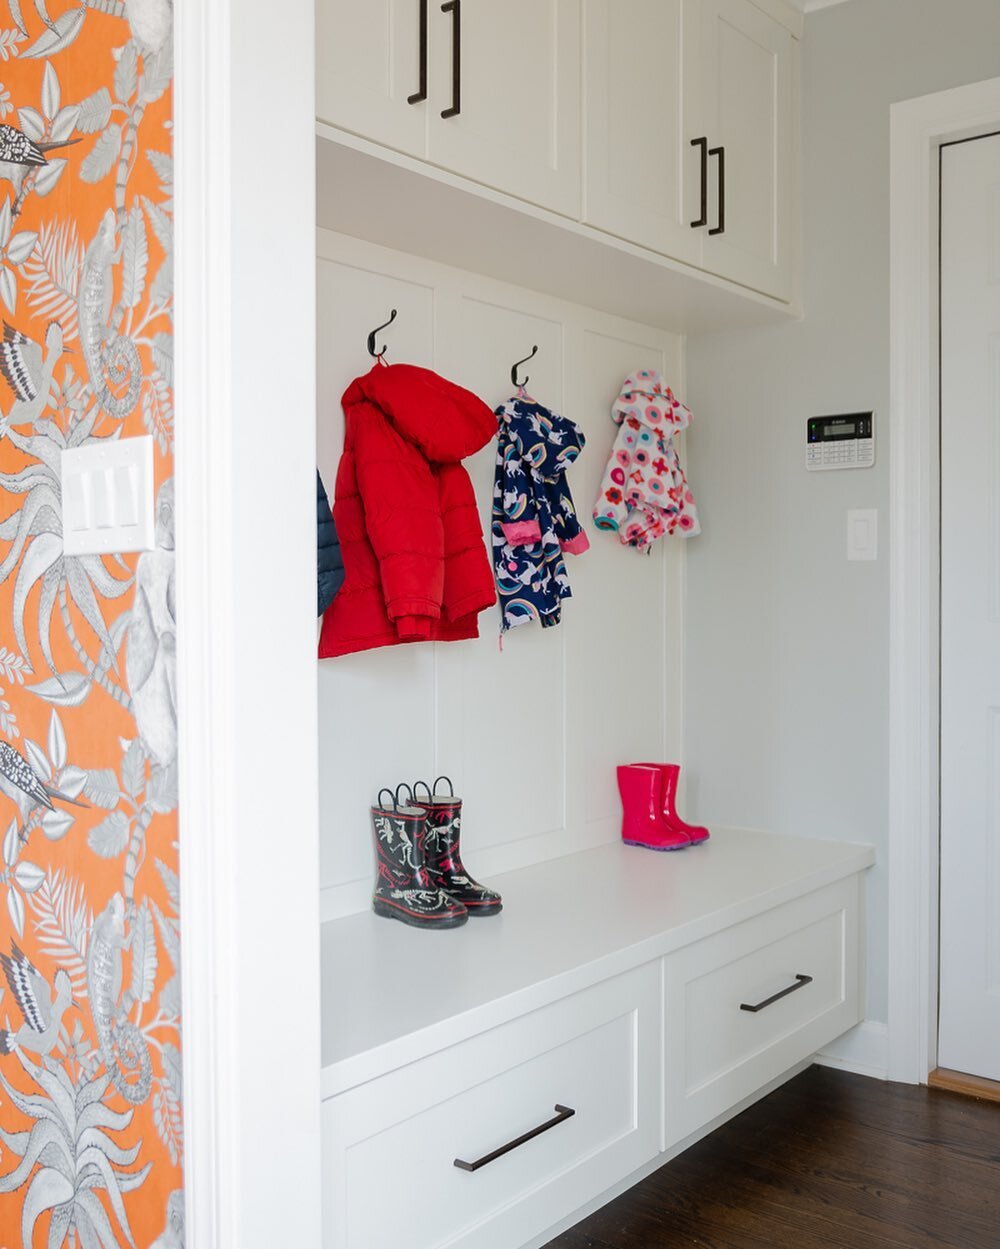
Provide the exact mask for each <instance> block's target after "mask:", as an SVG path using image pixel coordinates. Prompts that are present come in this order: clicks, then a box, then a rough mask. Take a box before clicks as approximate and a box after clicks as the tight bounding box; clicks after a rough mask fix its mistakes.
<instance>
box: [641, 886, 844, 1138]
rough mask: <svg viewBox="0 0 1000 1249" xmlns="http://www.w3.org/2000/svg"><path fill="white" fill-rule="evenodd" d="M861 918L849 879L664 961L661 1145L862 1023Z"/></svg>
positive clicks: (726, 1108)
mask: <svg viewBox="0 0 1000 1249" xmlns="http://www.w3.org/2000/svg"><path fill="white" fill-rule="evenodd" d="M859 920H860V908H859V881H858V878H857V877H852V878H850V879H848V880H844V881H840V882H838V883H837V884H835V885H831V886H829V887H828V888H826V889H821V890H818V891H816V892H815V893H811V894H808V895H806V896H805V897H802V898H797V899H795V900H794V901H793V902H789V903H786V904H785V905H784V906H781V907H778V908H776V909H775V910H772V911H769V912H766V913H765V914H763V915H758V916H755V917H754V918H753V919H750V920H747V921H745V922H744V923H741V924H736V925H734V926H733V927H732V928H729V929H727V930H725V931H724V932H720V933H717V934H716V935H715V936H712V937H709V938H707V939H705V940H704V941H700V942H697V943H696V944H694V945H691V946H688V947H686V948H685V949H682V950H679V951H677V953H675V954H672V955H669V956H668V957H667V958H666V959H664V1039H665V1062H664V1067H665V1090H666V1113H665V1116H664V1140H663V1145H664V1148H668V1147H669V1146H670V1145H672V1144H674V1143H676V1142H677V1141H680V1140H683V1138H684V1137H685V1136H687V1135H688V1134H689V1133H691V1132H693V1131H695V1130H697V1129H698V1128H700V1127H702V1126H703V1125H704V1124H706V1123H708V1122H710V1121H711V1120H712V1119H713V1118H714V1117H715V1116H716V1115H719V1114H722V1113H723V1112H724V1111H727V1110H729V1109H730V1108H731V1107H733V1106H734V1105H736V1104H737V1103H738V1102H739V1101H740V1100H741V1099H742V1098H744V1097H747V1096H749V1095H750V1094H751V1093H754V1092H756V1091H757V1090H758V1089H760V1088H761V1087H762V1086H763V1085H765V1084H767V1083H768V1081H770V1080H773V1079H775V1078H776V1077H777V1076H780V1075H781V1074H783V1073H784V1072H786V1071H788V1070H789V1069H790V1068H792V1067H794V1066H795V1064H796V1063H798V1062H801V1061H802V1060H803V1059H805V1058H808V1057H809V1056H810V1055H811V1054H813V1053H815V1052H816V1051H817V1050H818V1049H820V1048H822V1046H824V1045H826V1044H827V1043H828V1042H829V1041H831V1040H833V1038H834V1037H836V1036H839V1035H840V1034H841V1033H842V1032H845V1031H846V1030H847V1029H848V1028H850V1027H852V1026H853V1025H854V1024H856V1023H857V1022H858V1021H859V1019H860V984H859V982H860V971H859V944H860V936H859ZM751 1008H753V1009H751Z"/></svg>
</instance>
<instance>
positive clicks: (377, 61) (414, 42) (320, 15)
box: [316, 0, 438, 157]
mask: <svg viewBox="0 0 1000 1249" xmlns="http://www.w3.org/2000/svg"><path fill="white" fill-rule="evenodd" d="M437 7H438V6H437V4H435V3H433V0H378V3H375V4H373V3H370V2H369V0H317V4H316V116H317V117H318V118H319V120H320V121H325V122H327V123H328V124H329V125H331V126H338V127H340V129H342V130H349V131H351V132H352V133H353V134H358V135H361V136H362V137H363V138H365V139H371V140H372V141H373V142H375V143H381V144H383V145H384V146H385V147H391V148H395V149H396V150H397V151H399V152H406V153H407V154H408V155H410V156H421V157H422V156H426V154H427V116H428V109H429V105H428V101H427V99H426V98H421V97H424V96H425V95H427V94H428V92H427V91H426V90H422V87H426V85H427V78H428V75H429V70H430V65H429V58H430V50H429V46H428V41H429V38H430V33H431V32H430V31H429V29H423V30H422V27H423V24H424V20H425V16H426V22H427V26H428V27H429V25H430V22H431V21H432V20H433V15H434V14H435V13H436V12H437ZM422 35H423V37H422Z"/></svg>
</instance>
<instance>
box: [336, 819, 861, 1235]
mask: <svg viewBox="0 0 1000 1249" xmlns="http://www.w3.org/2000/svg"><path fill="white" fill-rule="evenodd" d="M873 862H874V852H873V850H872V849H871V848H870V847H868V846H864V845H855V844H850V843H843V842H825V841H817V840H814V839H810V838H798V837H783V836H776V835H774V834H768V833H760V832H751V831H746V830H738V829H720V830H716V831H714V832H713V836H712V840H711V841H710V842H709V843H707V844H706V845H704V846H701V847H697V848H694V847H692V848H690V849H688V850H685V851H682V852H679V853H672V854H656V853H652V852H648V851H643V850H639V849H634V848H629V847H625V846H622V845H607V846H602V847H599V848H597V849H591V850H587V851H583V852H580V853H578V854H575V855H570V856H568V857H564V858H560V859H555V860H552V861H549V862H547V863H543V864H540V865H537V866H534V867H530V868H524V869H522V870H520V871H516V872H510V873H508V874H506V875H505V876H502V877H498V878H496V879H495V880H493V881H491V882H490V883H491V884H493V885H495V886H496V887H497V888H499V889H500V890H501V891H502V893H503V896H504V911H503V913H502V915H500V916H497V917H494V918H483V919H479V920H474V921H472V922H470V923H469V924H467V925H466V926H465V927H464V928H461V929H457V930H452V931H448V932H419V931H414V930H413V929H410V928H407V927H405V926H404V925H402V924H398V923H393V922H391V921H387V920H385V919H379V918H377V917H376V916H374V915H373V914H370V913H364V914H357V915H350V916H347V917H345V918H341V919H337V920H333V921H330V922H329V923H326V924H324V925H323V928H322V974H323V1075H322V1097H323V1105H322V1120H323V1175H324V1181H323V1186H324V1203H325V1205H324V1241H323V1244H324V1249H390V1246H391V1247H392V1249H398V1247H399V1246H404V1245H405V1246H406V1249H445V1247H446V1246H447V1247H448V1249H471V1246H473V1245H475V1246H476V1249H522V1247H524V1249H536V1247H537V1246H540V1245H543V1244H545V1242H546V1241H547V1240H548V1239H549V1238H551V1237H552V1236H554V1235H556V1234H557V1233H558V1232H559V1231H560V1230H562V1229H563V1228H565V1227H567V1226H569V1225H570V1224H572V1223H573V1222H574V1221H576V1219H577V1218H581V1217H583V1215H584V1214H585V1213H586V1212H588V1211H589V1210H591V1209H594V1208H596V1207H597V1206H598V1205H600V1204H601V1203H602V1202H603V1201H605V1200H608V1199H609V1198H610V1197H611V1196H614V1195H615V1194H616V1193H618V1192H620V1191H622V1190H623V1189H624V1188H626V1187H627V1186H628V1185H629V1184H631V1183H634V1182H636V1181H637V1180H638V1179H639V1178H641V1177H642V1176H643V1175H645V1174H648V1173H649V1172H650V1171H651V1170H653V1169H654V1168H655V1167H657V1166H659V1165H662V1163H664V1162H666V1161H667V1160H668V1159H669V1158H670V1157H672V1156H674V1155H675V1154H677V1153H679V1152H680V1151H681V1150H682V1149H684V1148H686V1147H687V1146H688V1145H690V1144H692V1143H693V1142H694V1141H695V1140H697V1139H699V1138H700V1137H702V1136H703V1135H704V1134H705V1133H706V1132H707V1131H709V1130H711V1129H712V1128H713V1127H715V1126H716V1125H718V1124H719V1123H721V1122H723V1121H724V1120H725V1119H726V1118H728V1117H730V1116H731V1115H732V1114H734V1113H736V1112H737V1111H738V1110H740V1109H742V1108H743V1107H744V1106H745V1105H747V1104H749V1103H750V1102H751V1101H753V1100H754V1099H755V1098H756V1097H758V1096H760V1095H761V1094H762V1093H764V1092H766V1091H768V1090H769V1089H771V1088H773V1087H775V1086H776V1085H777V1084H778V1083H780V1082H781V1081H782V1080H783V1079H786V1078H788V1077H789V1076H790V1075H791V1074H793V1073H795V1072H796V1071H798V1070H800V1069H801V1067H802V1066H803V1065H804V1064H805V1063H806V1062H807V1061H808V1060H809V1059H810V1058H811V1056H812V1055H813V1054H815V1053H816V1051H818V1050H819V1049H821V1048H822V1047H823V1046H824V1045H826V1044H828V1043H829V1042H830V1041H832V1040H833V1039H834V1038H835V1037H837V1036H839V1035H840V1034H841V1033H843V1032H845V1031H846V1030H847V1029H849V1028H850V1027H852V1026H853V1025H854V1024H856V1023H858V1022H859V1020H860V1019H861V1017H862V1013H863V1006H862V1003H863V989H864V951H863V937H862V934H863V885H864V881H863V873H864V871H865V869H867V868H868V867H870V866H871V865H872V864H873ZM538 1129H541V1130H540V1131H539V1130H538ZM512 1143H514V1147H513V1148H509V1146H511V1144H512Z"/></svg>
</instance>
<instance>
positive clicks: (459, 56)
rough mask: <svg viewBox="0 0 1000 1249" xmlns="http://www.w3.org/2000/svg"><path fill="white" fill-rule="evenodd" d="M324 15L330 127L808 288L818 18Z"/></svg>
mask: <svg viewBox="0 0 1000 1249" xmlns="http://www.w3.org/2000/svg"><path fill="white" fill-rule="evenodd" d="M317 15H318V16H317V114H318V116H319V119H320V120H321V121H323V122H326V123H328V124H329V125H332V126H336V127H338V128H339V129H341V130H344V131H349V132H351V133H353V134H356V135H359V136H361V137H362V138H365V139H368V140H371V141H372V142H374V143H375V144H378V145H379V146H381V147H383V148H391V149H394V150H395V151H397V152H401V153H404V154H406V155H409V156H412V157H416V158H417V159H418V160H420V161H423V162H425V168H426V170H427V172H428V174H431V176H433V174H432V168H431V167H435V168H436V169H438V170H445V171H448V172H450V173H453V174H458V175H460V176H461V177H463V178H465V179H468V180H469V182H470V183H476V184H478V185H480V186H485V187H491V188H493V189H495V190H497V191H500V192H503V193H505V194H507V195H510V196H513V197H516V198H517V199H520V200H523V201H526V202H529V203H532V204H535V205H538V206H539V207H541V208H546V209H549V210H551V211H552V212H555V213H558V214H560V215H561V216H563V217H566V218H569V219H570V220H571V221H573V222H582V223H583V224H584V225H586V226H590V227H592V228H593V232H591V233H590V237H591V238H592V239H595V240H596V239H597V238H599V236H598V235H597V234H596V231H600V232H602V233H603V234H604V235H614V236H616V237H617V238H619V239H622V240H625V241H626V242H628V243H631V244H634V245H636V246H637V247H639V248H641V249H643V250H644V251H645V252H646V253H647V255H648V256H649V260H650V263H659V264H661V265H665V264H667V263H668V262H667V261H663V260H657V259H655V258H654V255H653V254H654V253H655V257H665V258H668V261H680V262H681V263H682V264H685V265H689V266H691V268H692V269H693V270H696V271H697V270H702V271H706V272H708V273H712V274H715V275H717V276H719V277H722V278H725V279H728V280H729V281H730V282H732V283H735V284H739V285H740V286H742V287H746V288H749V289H751V290H753V291H756V292H759V293H760V294H762V295H765V296H769V297H771V298H772V299H777V300H782V301H784V302H791V301H792V300H793V296H794V272H793V269H794V263H793V262H794V256H795V250H796V248H795V238H796V207H797V199H796V189H795V188H796V185H797V179H798V173H797V163H796V162H797V135H798V127H797V123H796V109H797V108H798V40H797V38H796V37H795V32H797V31H798V30H799V29H800V24H801V15H798V16H796V14H795V11H794V10H793V9H792V8H791V7H789V6H787V5H786V4H785V3H784V0H372V2H371V3H369V4H361V3H359V2H358V0H317ZM581 70H582V73H581ZM440 182H447V180H446V179H442V178H441V177H440V175H439V183H440ZM455 203H456V211H457V212H461V211H462V207H461V201H460V200H456V201H455ZM487 245H488V244H487ZM606 245H608V246H610V244H606Z"/></svg>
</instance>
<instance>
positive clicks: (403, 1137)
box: [323, 963, 662, 1249]
mask: <svg viewBox="0 0 1000 1249" xmlns="http://www.w3.org/2000/svg"><path fill="white" fill-rule="evenodd" d="M659 987H660V985H659V966H658V964H656V963H651V964H648V965H647V966H645V967H641V968H638V969H637V970H635V971H633V972H629V973H627V974H625V975H622V976H618V977H615V978H614V979H613V980H609V981H605V982H604V983H602V984H599V985H597V986H595V987H594V988H592V989H588V990H586V991H584V992H582V993H578V994H575V995H574V996H572V997H570V998H566V999H564V1000H563V1001H560V1002H557V1003H554V1004H553V1005H552V1006H548V1007H545V1008H543V1009H541V1010H538V1011H535V1012H533V1013H531V1014H530V1015H526V1016H524V1017H523V1018H521V1019H518V1020H514V1021H513V1022H511V1023H508V1024H505V1025H503V1026H501V1027H499V1028H496V1029H494V1030H493V1031H491V1032H488V1033H484V1034H483V1035H481V1036H478V1037H474V1038H472V1039H471V1040H469V1041H464V1042H461V1043H459V1044H457V1045H454V1046H451V1047H449V1048H448V1049H445V1050H442V1051H441V1052H439V1053H436V1054H434V1055H432V1056H431V1057H429V1058H427V1059H424V1060H422V1061H420V1062H418V1063H414V1064H411V1065H410V1066H408V1067H404V1068H402V1069H400V1070H398V1071H394V1072H391V1073H390V1074H388V1075H386V1076H383V1077H381V1078H380V1079H378V1080H374V1081H372V1082H371V1083H369V1084H365V1085H362V1086H361V1087H359V1088H356V1089H351V1090H349V1091H347V1092H345V1093H343V1094H341V1095H339V1096H338V1097H335V1098H332V1099H330V1100H329V1101H326V1102H324V1103H323V1146H324V1154H323V1169H324V1203H325V1205H324V1249H399V1246H400V1245H405V1246H406V1247H407V1249H443V1247H444V1246H449V1249H459V1247H460V1246H461V1247H463V1249H464V1247H465V1246H471V1245H473V1244H475V1246H476V1249H493V1247H495V1249H510V1247H511V1246H512V1245H517V1244H521V1243H523V1242H524V1241H526V1240H527V1239H529V1238H530V1237H531V1236H532V1235H536V1234H538V1233H540V1232H543V1231H545V1230H546V1229H547V1228H548V1227H549V1226H551V1224H552V1223H553V1222H555V1221H556V1220H557V1219H559V1218H562V1217H564V1216H565V1215H567V1214H569V1213H571V1212H572V1211H573V1210H575V1209H576V1208H577V1207H578V1206H579V1205H581V1204H582V1203H583V1202H584V1201H586V1200H587V1199H588V1197H590V1196H592V1195H593V1194H594V1193H595V1192H600V1191H601V1190H602V1189H604V1188H606V1187H608V1185H610V1184H612V1183H614V1182H615V1181H616V1180H618V1179H620V1178H622V1177H624V1176H625V1175H628V1174H629V1173H630V1172H631V1171H633V1170H635V1168H637V1167H638V1166H641V1165H642V1163H644V1162H646V1161H648V1160H649V1159H650V1158H652V1157H653V1156H654V1155H655V1154H656V1152H657V1150H658V1147H659V1135H660V1114H659V1107H660V1106H662V1093H661V1090H660V1002H659ZM557 1105H558V1106H562V1107H568V1108H571V1109H572V1110H573V1111H574V1112H575V1113H574V1114H573V1115H572V1116H571V1117H568V1116H565V1115H564V1117H563V1118H562V1119H561V1121H560V1122H558V1123H556V1124H554V1125H553V1126H552V1127H550V1128H549V1129H548V1130H546V1131H544V1132H542V1133H541V1134H539V1135H537V1136H535V1137H533V1138H532V1139H530V1140H527V1141H525V1142H524V1143H523V1144H521V1145H519V1146H518V1147H517V1148H514V1149H512V1150H510V1151H509V1152H507V1153H504V1154H502V1156H500V1157H497V1158H496V1159H495V1160H493V1161H490V1162H487V1163H486V1164H485V1165H482V1166H481V1167H479V1168H478V1169H476V1170H475V1171H468V1170H463V1169H460V1168H458V1167H456V1166H455V1165H454V1164H455V1159H456V1158H459V1159H461V1160H463V1161H465V1162H468V1163H474V1162H476V1161H477V1160H479V1159H481V1158H483V1157H485V1156H487V1155H489V1154H491V1153H493V1152H494V1151H497V1150H499V1149H501V1148H502V1147H503V1146H504V1145H505V1144H507V1143H509V1142H511V1141H514V1140H516V1139H517V1138H519V1137H522V1136H524V1135H525V1134H527V1133H529V1132H530V1131H531V1130H532V1129H534V1128H536V1127H538V1126H540V1125H542V1124H544V1123H546V1122H548V1121H550V1120H552V1119H554V1118H556V1109H555V1108H556V1106H557Z"/></svg>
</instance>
